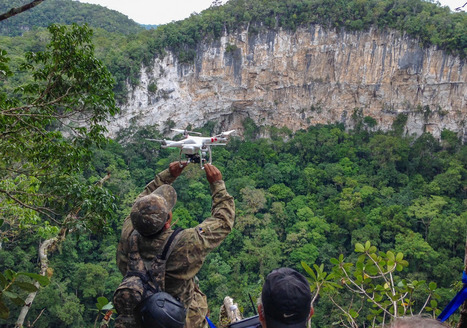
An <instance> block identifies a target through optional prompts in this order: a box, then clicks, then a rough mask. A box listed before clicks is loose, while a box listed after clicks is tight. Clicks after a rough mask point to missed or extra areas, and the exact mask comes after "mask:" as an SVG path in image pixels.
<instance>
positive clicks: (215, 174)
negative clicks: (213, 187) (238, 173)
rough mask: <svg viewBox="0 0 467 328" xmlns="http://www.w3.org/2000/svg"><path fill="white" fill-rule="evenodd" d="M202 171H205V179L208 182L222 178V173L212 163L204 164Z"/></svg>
mask: <svg viewBox="0 0 467 328" xmlns="http://www.w3.org/2000/svg"><path fill="white" fill-rule="evenodd" d="M204 171H206V179H207V180H208V181H209V183H213V182H216V181H219V180H222V173H221V171H219V169H218V168H217V167H215V166H214V165H212V164H204Z"/></svg>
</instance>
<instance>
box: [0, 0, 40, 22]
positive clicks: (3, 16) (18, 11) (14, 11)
mask: <svg viewBox="0 0 467 328" xmlns="http://www.w3.org/2000/svg"><path fill="white" fill-rule="evenodd" d="M43 1H44V0H34V1H33V2H30V3H28V4H25V5H24V6H21V7H18V8H11V9H10V10H9V11H7V12H6V13H4V14H1V15H0V22H1V21H3V20H5V19H7V18H10V17H13V16H15V15H18V14H21V13H22V12H24V11H26V10H29V9H31V8H34V7H35V6H37V5H38V4H40V3H42V2H43Z"/></svg>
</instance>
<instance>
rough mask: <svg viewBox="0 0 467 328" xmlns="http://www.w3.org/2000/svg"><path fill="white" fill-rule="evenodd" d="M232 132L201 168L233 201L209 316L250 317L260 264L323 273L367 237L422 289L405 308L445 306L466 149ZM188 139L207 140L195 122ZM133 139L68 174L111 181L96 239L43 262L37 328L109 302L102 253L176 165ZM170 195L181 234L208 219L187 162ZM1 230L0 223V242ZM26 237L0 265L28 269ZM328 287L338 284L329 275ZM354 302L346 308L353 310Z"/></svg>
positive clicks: (458, 253) (316, 130)
mask: <svg viewBox="0 0 467 328" xmlns="http://www.w3.org/2000/svg"><path fill="white" fill-rule="evenodd" d="M245 129H246V132H247V135H246V139H245V140H241V139H239V138H234V139H233V140H231V142H230V143H229V144H228V146H227V147H226V148H225V149H224V148H217V149H216V150H215V152H214V164H215V165H216V166H217V167H218V168H219V169H220V170H221V172H222V173H223V176H224V180H225V181H226V185H227V188H228V190H229V192H230V193H231V194H232V195H233V196H234V197H235V200H236V205H237V218H236V223H235V227H234V230H233V232H232V233H231V234H230V235H229V236H228V238H227V239H226V241H225V242H224V243H223V244H222V245H221V246H220V247H219V249H217V250H216V251H214V252H213V253H211V254H210V255H209V257H208V259H207V261H206V262H205V264H204V266H203V269H202V270H201V272H200V273H199V279H200V286H201V288H202V290H203V292H205V293H206V295H207V296H208V300H209V305H210V309H211V313H212V317H213V318H214V320H216V319H217V314H218V309H219V307H220V305H221V304H222V301H223V298H224V297H225V296H227V295H229V296H231V297H233V298H234V299H235V301H237V302H239V304H240V306H241V308H242V310H243V314H244V316H248V315H253V310H252V308H251V305H250V301H249V295H252V297H253V298H257V297H258V295H259V293H260V290H261V286H262V282H263V280H264V278H265V276H266V275H267V273H269V272H270V271H271V270H272V269H274V268H276V267H280V266H288V267H294V268H296V269H298V270H300V271H301V272H303V273H305V274H306V272H305V271H304V269H303V268H302V266H301V264H300V263H301V262H302V261H303V262H305V263H307V264H308V265H309V266H312V265H313V264H317V265H318V266H321V265H323V266H324V267H323V268H321V270H322V271H323V270H324V271H325V272H326V271H327V272H330V271H332V268H333V266H334V264H333V261H332V259H337V258H338V257H339V255H340V254H343V256H344V257H345V261H347V262H350V263H351V262H355V261H356V260H357V256H358V254H357V253H356V252H354V250H355V245H356V244H357V243H361V244H365V243H366V242H367V241H370V242H371V245H374V246H376V247H377V248H378V250H379V251H382V252H388V251H392V252H394V253H399V252H400V253H402V254H403V258H404V260H406V261H407V262H408V263H407V264H406V265H404V266H406V267H405V268H404V269H403V271H401V272H400V273H399V272H397V273H396V274H395V279H399V280H402V279H406V281H407V282H414V281H416V282H423V281H426V282H427V284H426V286H425V285H423V286H420V288H419V289H417V292H416V293H415V294H416V295H415V296H416V298H417V299H416V302H415V304H414V309H416V311H418V310H419V309H420V307H421V306H422V305H423V303H422V304H420V302H423V301H424V300H425V298H424V297H426V295H427V294H428V293H430V290H429V288H428V287H427V286H428V283H429V282H435V283H436V285H437V286H436V287H434V288H433V289H434V290H435V293H433V295H434V296H433V298H432V299H431V301H432V302H431V303H430V304H431V305H430V308H429V311H428V310H427V312H428V313H433V312H435V311H436V310H437V309H440V308H442V307H443V306H444V305H445V304H447V302H448V301H449V300H450V298H451V297H453V295H454V294H455V291H456V288H458V287H459V286H457V285H456V284H458V283H459V281H460V274H461V272H462V269H463V258H464V246H465V236H466V233H467V230H466V228H467V212H466V209H467V202H466V200H465V199H466V188H465V186H466V182H467V165H466V163H467V146H465V145H461V144H460V142H459V140H458V139H457V138H456V137H455V134H454V133H452V132H449V131H445V133H444V134H443V136H444V137H443V139H442V140H441V141H437V140H435V139H434V138H433V137H432V136H431V135H430V134H424V135H422V136H420V137H418V138H415V137H402V136H398V135H396V134H395V133H394V132H389V133H382V132H368V131H366V129H365V126H362V128H361V129H360V130H358V131H350V132H345V131H344V129H343V127H342V126H339V125H330V126H315V127H311V128H309V129H308V130H307V131H298V132H296V133H295V134H292V133H291V132H290V131H286V130H277V129H275V128H270V133H271V138H270V139H256V138H255V133H257V131H259V129H258V128H257V127H255V126H254V124H253V123H252V122H249V121H246V122H245ZM201 131H203V132H206V133H209V132H213V131H210V128H209V127H205V129H203V130H201ZM133 132H134V131H132V132H131V135H132V137H131V139H128V135H125V131H122V135H121V137H120V138H122V139H125V140H127V142H126V143H124V144H121V143H119V142H118V141H119V140H120V139H117V140H116V141H110V142H109V143H108V144H106V146H104V147H102V148H101V149H94V150H93V153H92V156H91V161H90V163H89V164H90V165H89V167H87V168H86V169H85V170H83V172H82V175H81V178H82V179H88V180H90V181H95V180H96V177H101V176H104V175H106V174H107V172H108V171H109V172H111V178H110V179H109V180H108V182H106V184H105V186H106V188H107V189H108V190H109V191H110V192H111V193H112V195H114V197H115V202H114V203H115V205H116V208H114V210H113V215H112V218H111V219H109V220H108V222H107V225H106V228H105V230H104V232H103V233H99V234H92V233H79V234H76V235H74V236H73V237H70V238H67V239H66V240H65V241H64V242H63V244H62V246H61V247H60V249H59V252H57V253H56V254H55V255H54V256H53V257H52V258H51V262H50V267H51V268H53V272H54V273H53V276H52V277H51V283H50V285H48V286H47V287H45V288H43V289H41V290H40V292H39V294H38V295H37V299H36V301H35V302H34V303H33V306H32V308H31V313H30V316H31V317H32V318H35V317H37V316H38V315H39V313H40V312H41V311H42V309H44V308H45V309H46V310H45V311H46V313H47V315H44V316H42V317H41V319H40V320H38V322H37V323H36V326H37V327H50V326H66V327H84V326H87V327H90V326H92V324H93V322H94V320H95V318H96V315H97V313H96V306H95V303H96V299H97V297H99V296H104V297H106V298H108V299H111V297H112V294H113V291H114V289H115V288H116V286H118V284H119V283H120V281H121V275H120V273H119V271H118V270H117V268H116V265H115V252H116V246H117V241H118V238H119V233H120V228H121V225H122V222H123V219H124V217H125V216H126V215H127V214H128V213H129V209H130V207H131V204H132V202H133V200H134V198H135V197H136V195H137V194H138V193H139V192H140V191H141V190H142V188H143V187H144V185H145V184H146V183H147V182H149V181H150V180H151V179H152V177H153V176H154V174H155V173H157V172H159V171H161V170H163V169H165V168H167V167H168V164H169V163H170V162H171V161H174V160H177V159H178V152H177V151H176V150H173V151H171V150H160V149H159V146H157V145H154V143H153V142H150V141H147V140H146V138H148V137H151V138H154V137H159V136H160V135H159V134H158V133H157V132H156V130H155V129H152V128H146V129H143V130H139V131H136V133H135V134H133ZM284 139H288V141H284ZM174 187H175V189H176V190H177V192H178V197H179V198H178V199H179V200H178V202H177V205H176V207H175V209H174V219H175V220H177V223H176V226H180V227H184V228H187V227H192V226H195V225H196V224H197V223H198V222H200V221H202V220H203V219H204V218H205V217H207V216H209V213H210V194H209V191H208V190H209V188H208V185H207V182H206V181H205V178H204V172H203V171H202V170H200V168H199V166H198V165H196V164H193V165H191V166H189V168H188V169H186V170H185V172H184V173H183V175H182V176H181V177H180V178H178V179H177V180H176V182H175V183H174ZM8 228H9V227H8V226H6V227H4V228H3V233H4V234H5V233H6V232H8ZM34 228H35V227H34V226H32V225H31V226H30V227H29V229H28V228H27V227H24V228H23V229H22V234H23V236H22V238H19V236H16V238H12V239H11V240H9V241H8V242H5V243H4V245H3V248H2V250H1V251H0V254H1V258H2V259H4V261H3V263H2V266H1V268H0V269H1V270H5V269H7V268H15V269H16V270H18V271H26V272H34V271H36V270H37V268H36V267H37V260H36V257H37V249H36V244H37V239H38V238H41V237H40V236H38V235H37V232H34V230H35V229H34ZM27 231H29V232H30V233H26V232H27ZM42 238H45V237H42ZM25 259H27V260H26V261H25ZM310 280H313V279H312V277H311V276H310ZM331 282H333V283H335V284H337V285H340V287H342V284H341V283H340V278H339V277H338V276H336V277H335V278H334V279H333V280H331ZM331 289H332V288H331ZM328 292H329V293H331V294H332V293H333V291H332V290H329V291H328ZM354 296H355V295H354ZM350 297H352V295H351V293H349V292H348V291H346V290H345V289H339V287H336V290H335V292H334V299H335V300H336V302H338V303H339V302H340V303H344V304H345V303H346V301H347V300H348V299H349V298H350ZM433 301H434V302H433ZM363 304H364V305H366V304H368V302H364V303H363ZM359 306H360V305H359V304H358V300H355V307H356V308H355V309H354V311H357V310H358V309H359ZM370 310H371V307H370V306H369V305H368V306H366V307H364V308H363V309H362V310H361V311H360V312H361V313H359V316H358V318H356V320H357V322H358V323H359V326H360V325H362V324H363V323H364V322H366V324H367V325H368V323H369V322H368V319H367V316H368V315H370V314H371V313H370ZM330 313H331V315H329V314H330ZM11 317H12V319H13V318H15V315H14V314H13V313H12V315H11ZM339 320H344V321H345V322H347V319H346V316H345V314H344V313H341V312H340V311H339V310H338V309H337V308H336V307H335V306H333V304H332V303H331V301H329V300H328V299H327V297H322V298H319V299H318V301H317V303H316V304H315V316H314V317H313V327H330V326H331V325H332V323H333V322H336V321H337V322H338V321H339ZM453 320H456V318H454V319H453Z"/></svg>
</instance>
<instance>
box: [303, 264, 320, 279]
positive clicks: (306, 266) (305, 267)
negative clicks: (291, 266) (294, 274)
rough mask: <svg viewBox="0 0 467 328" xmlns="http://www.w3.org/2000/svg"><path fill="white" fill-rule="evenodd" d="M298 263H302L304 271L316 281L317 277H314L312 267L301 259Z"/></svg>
mask: <svg viewBox="0 0 467 328" xmlns="http://www.w3.org/2000/svg"><path fill="white" fill-rule="evenodd" d="M300 263H301V264H302V267H303V269H305V271H306V272H307V273H308V274H309V275H310V276H311V277H312V278H313V279H314V281H317V278H316V275H315V273H314V272H313V269H312V268H310V267H309V266H308V264H306V263H305V262H303V261H301V262H300Z"/></svg>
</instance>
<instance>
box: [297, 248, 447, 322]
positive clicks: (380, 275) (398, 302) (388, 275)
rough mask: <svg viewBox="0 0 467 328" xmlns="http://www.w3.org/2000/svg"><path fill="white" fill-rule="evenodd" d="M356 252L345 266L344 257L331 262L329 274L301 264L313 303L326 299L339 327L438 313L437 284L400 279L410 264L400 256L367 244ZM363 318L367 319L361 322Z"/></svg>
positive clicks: (321, 267) (315, 266)
mask: <svg viewBox="0 0 467 328" xmlns="http://www.w3.org/2000/svg"><path fill="white" fill-rule="evenodd" d="M355 252H356V253H360V254H361V255H360V256H358V258H357V259H356V261H352V262H345V259H344V255H343V254H341V255H340V256H339V257H338V258H332V259H331V263H332V264H333V265H334V267H333V268H332V272H331V273H329V274H328V273H327V272H325V271H324V265H323V264H321V266H318V265H316V264H314V265H313V267H314V270H313V269H312V268H311V267H309V266H308V265H307V264H306V263H305V262H303V261H302V263H301V264H302V266H303V268H304V269H305V271H306V272H307V273H308V275H309V276H310V278H309V281H310V287H311V290H312V291H315V296H314V298H313V302H314V301H315V300H316V298H317V296H318V295H319V294H320V293H321V295H322V296H323V295H326V298H329V299H330V300H331V301H332V303H333V304H334V306H335V307H337V308H338V309H339V310H340V311H341V313H342V318H341V319H340V320H341V321H340V324H341V325H342V326H345V327H355V328H356V327H360V326H362V323H364V324H363V326H365V327H367V326H368V327H380V326H381V325H382V326H385V323H386V322H388V321H390V319H391V318H397V317H399V316H406V315H414V314H415V313H418V314H421V313H423V312H425V311H426V312H428V313H430V314H431V315H433V316H436V315H438V314H439V313H441V310H439V309H438V302H437V300H438V299H439V295H438V294H437V285H436V283H434V282H430V283H428V284H427V283H426V282H425V281H418V280H409V279H408V278H404V277H403V276H402V273H401V272H402V271H403V269H404V267H407V266H408V264H409V263H408V262H407V261H406V260H404V255H403V253H401V252H393V251H387V252H379V251H378V249H377V248H376V247H375V246H372V245H371V243H370V242H369V241H367V242H366V243H365V244H360V243H356V244H355ZM338 290H340V292H339V293H337V291H338ZM345 291H347V292H350V299H345ZM343 295H344V300H343V297H342V296H343ZM367 304H369V305H371V308H368V306H367ZM362 314H367V315H366V317H364V318H362V317H363V315H362Z"/></svg>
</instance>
